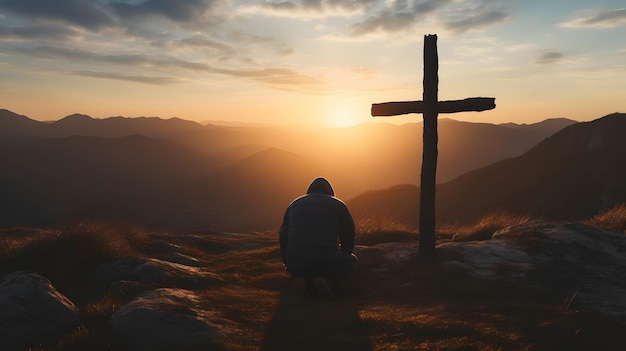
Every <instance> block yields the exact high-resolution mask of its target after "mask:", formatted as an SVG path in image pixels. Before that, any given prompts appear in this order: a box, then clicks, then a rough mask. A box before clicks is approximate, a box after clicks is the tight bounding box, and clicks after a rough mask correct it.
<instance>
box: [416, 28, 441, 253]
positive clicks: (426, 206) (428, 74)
mask: <svg viewBox="0 0 626 351" xmlns="http://www.w3.org/2000/svg"><path fill="white" fill-rule="evenodd" d="M438 71H439V63H438V58H437V36H436V35H427V36H425V37H424V83H423V84H424V92H423V95H424V148H423V153H422V173H421V182H420V184H421V185H420V218H419V229H420V246H419V252H420V254H421V255H430V254H432V253H433V252H434V251H435V178H436V174H437V156H438V151H437V143H438V135H437V116H438V114H439V113H438V111H437V100H438V98H437V96H438V92H439V76H438Z"/></svg>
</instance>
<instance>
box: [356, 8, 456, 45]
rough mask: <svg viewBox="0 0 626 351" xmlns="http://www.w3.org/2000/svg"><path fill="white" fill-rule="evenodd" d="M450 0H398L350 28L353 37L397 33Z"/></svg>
mask: <svg viewBox="0 0 626 351" xmlns="http://www.w3.org/2000/svg"><path fill="white" fill-rule="evenodd" d="M450 2H451V1H450V0H422V1H417V0H396V1H393V2H390V3H387V5H386V6H384V7H383V8H382V9H380V10H379V11H377V12H376V13H374V14H372V15H370V16H368V17H367V18H366V19H365V20H363V21H361V22H357V23H354V24H352V25H350V26H349V30H350V33H351V35H352V36H356V37H358V36H363V35H367V34H372V33H396V32H400V31H403V30H406V29H408V28H410V27H411V26H413V25H414V24H415V23H416V22H419V21H420V20H422V19H424V17H426V16H427V15H429V14H431V13H433V12H434V11H435V10H437V9H439V8H441V7H443V6H445V5H446V4H448V3H450Z"/></svg>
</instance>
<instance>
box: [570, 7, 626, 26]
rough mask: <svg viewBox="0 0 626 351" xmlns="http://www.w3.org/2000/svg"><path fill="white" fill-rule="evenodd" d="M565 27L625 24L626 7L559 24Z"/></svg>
mask: <svg viewBox="0 0 626 351" xmlns="http://www.w3.org/2000/svg"><path fill="white" fill-rule="evenodd" d="M560 26H561V27H565V28H617V27H622V26H626V8H624V9H616V10H609V11H604V12H600V13H597V14H595V15H593V16H589V17H581V18H576V19H573V20H571V21H568V22H564V23H561V24H560Z"/></svg>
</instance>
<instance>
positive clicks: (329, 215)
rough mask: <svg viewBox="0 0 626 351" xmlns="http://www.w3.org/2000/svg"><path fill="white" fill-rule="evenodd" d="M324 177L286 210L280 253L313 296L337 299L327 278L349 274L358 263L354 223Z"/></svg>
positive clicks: (291, 270) (290, 270)
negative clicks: (355, 253) (355, 250)
mask: <svg viewBox="0 0 626 351" xmlns="http://www.w3.org/2000/svg"><path fill="white" fill-rule="evenodd" d="M334 195H335V193H334V191H333V188H332V187H331V185H330V183H329V182H328V181H327V180H326V179H324V178H317V179H315V180H313V182H312V183H311V185H309V188H308V190H307V193H306V195H304V196H301V197H299V198H297V199H295V200H294V201H293V202H292V203H291V204H290V205H289V207H288V208H287V211H285V216H284V219H283V223H282V225H281V227H280V234H279V239H280V253H281V256H282V260H283V263H284V264H285V267H286V269H287V271H288V272H289V274H291V276H293V277H302V278H304V279H305V280H306V283H307V290H308V291H309V292H310V293H313V294H319V295H322V296H325V297H334V295H335V293H334V291H333V289H332V288H331V287H330V286H329V282H328V280H327V278H331V279H332V278H338V277H341V276H344V275H346V274H348V273H349V272H350V271H351V270H352V269H353V268H354V265H355V264H356V262H357V258H356V256H355V255H354V254H353V253H352V249H353V248H354V221H353V220H352V215H350V211H348V207H347V206H346V205H345V204H344V203H343V202H342V201H341V200H339V199H338V198H336V197H335V196H334Z"/></svg>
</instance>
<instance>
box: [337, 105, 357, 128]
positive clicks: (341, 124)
mask: <svg viewBox="0 0 626 351" xmlns="http://www.w3.org/2000/svg"><path fill="white" fill-rule="evenodd" d="M357 123H359V121H357V119H356V118H354V116H353V114H352V113H351V112H350V111H348V110H346V109H342V110H338V111H336V112H335V113H334V114H333V115H332V117H331V121H330V124H331V126H332V127H336V128H346V127H351V126H353V125H355V124H357Z"/></svg>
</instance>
